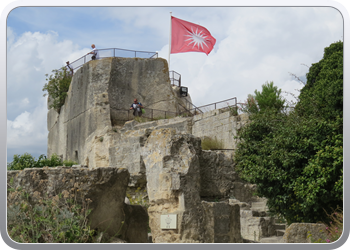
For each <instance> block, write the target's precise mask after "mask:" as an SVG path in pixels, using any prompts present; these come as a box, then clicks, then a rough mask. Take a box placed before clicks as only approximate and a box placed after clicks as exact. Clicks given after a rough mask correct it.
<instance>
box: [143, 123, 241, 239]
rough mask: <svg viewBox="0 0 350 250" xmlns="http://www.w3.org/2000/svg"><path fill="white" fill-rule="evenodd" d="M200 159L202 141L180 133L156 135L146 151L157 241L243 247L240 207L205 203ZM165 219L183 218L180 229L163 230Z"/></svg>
mask: <svg viewBox="0 0 350 250" xmlns="http://www.w3.org/2000/svg"><path fill="white" fill-rule="evenodd" d="M200 154H201V145H200V139H199V138H197V137H194V136H193V135H188V134H176V130H175V129H158V130H154V131H152V133H151V134H150V136H149V137H148V139H147V141H146V143H145V146H144V147H143V148H142V149H141V155H142V157H143V160H144V163H145V167H146V176H147V191H148V197H149V208H148V214H149V218H150V228H151V231H152V239H153V242H155V243H166V242H169V243H170V242H178V243H181V242H182V243H202V242H242V238H241V236H240V220H239V208H238V206H235V207H231V205H230V204H228V203H227V204H219V205H216V204H212V203H210V202H204V203H203V202H202V201H201V197H200V192H201V187H200V186H201V176H200V163H199V156H200ZM219 213H220V215H219ZM162 214H177V216H178V221H177V229H161V228H160V218H161V215H162ZM212 234H213V236H212V237H207V236H208V235H212Z"/></svg>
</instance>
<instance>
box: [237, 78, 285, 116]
mask: <svg viewBox="0 0 350 250" xmlns="http://www.w3.org/2000/svg"><path fill="white" fill-rule="evenodd" d="M281 92H282V90H281V89H278V88H277V86H274V85H273V82H266V83H265V84H263V85H262V91H261V92H260V91H258V90H255V91H254V93H255V95H251V94H249V95H248V98H247V101H246V103H245V105H244V107H243V111H244V112H247V113H249V114H256V113H258V112H265V111H267V110H271V109H272V110H274V111H275V112H280V111H282V109H283V108H284V104H285V100H284V98H283V97H282V96H281Z"/></svg>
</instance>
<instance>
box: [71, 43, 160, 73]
mask: <svg viewBox="0 0 350 250" xmlns="http://www.w3.org/2000/svg"><path fill="white" fill-rule="evenodd" d="M96 51H98V52H99V58H106V57H131V58H134V57H140V58H158V52H150V51H137V50H129V49H119V48H109V49H96ZM105 52H109V53H105ZM101 54H102V55H101ZM89 61H91V54H87V55H84V56H82V57H80V58H78V59H77V60H75V61H73V62H71V63H69V65H71V66H72V68H73V70H76V69H79V68H80V67H82V66H83V65H84V64H85V63H87V62H89Z"/></svg>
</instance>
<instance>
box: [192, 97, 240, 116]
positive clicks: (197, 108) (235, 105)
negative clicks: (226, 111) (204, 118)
mask: <svg viewBox="0 0 350 250" xmlns="http://www.w3.org/2000/svg"><path fill="white" fill-rule="evenodd" d="M231 100H235V104H234V105H227V106H226V107H223V108H227V107H237V97H233V98H230V99H227V100H223V101H220V102H214V103H211V104H207V105H203V106H200V107H196V108H193V109H190V111H191V112H192V111H194V113H195V114H196V112H197V110H200V108H201V109H203V108H205V107H208V106H211V105H214V109H216V107H217V106H218V105H217V104H220V103H223V102H227V103H228V101H231ZM200 111H201V110H200ZM201 112H202V111H201Z"/></svg>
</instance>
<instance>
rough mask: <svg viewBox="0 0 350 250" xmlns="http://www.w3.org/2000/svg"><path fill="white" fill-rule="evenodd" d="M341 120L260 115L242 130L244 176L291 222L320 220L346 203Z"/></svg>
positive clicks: (241, 168)
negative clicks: (343, 201) (333, 208)
mask: <svg viewBox="0 0 350 250" xmlns="http://www.w3.org/2000/svg"><path fill="white" fill-rule="evenodd" d="M341 132H342V119H341V118H339V119H338V120H337V123H333V122H329V121H325V120H322V119H320V118H317V117H301V116H298V115H297V114H296V113H295V112H293V113H291V114H289V115H286V114H283V113H274V114H272V113H260V114H257V115H255V116H254V120H252V122H251V124H250V125H249V126H246V127H244V128H243V129H242V130H241V131H240V132H239V137H240V138H241V139H243V140H241V142H240V144H239V147H238V150H237V151H236V153H235V162H236V164H237V165H236V167H237V170H238V171H239V172H240V174H241V177H242V178H243V179H245V180H247V181H249V182H251V183H255V184H257V187H258V189H257V195H258V196H263V197H266V198H268V199H269V200H268V206H269V210H270V212H272V213H275V214H282V215H283V216H284V218H285V219H286V220H287V221H288V222H289V223H291V222H302V221H304V222H317V221H321V220H323V219H324V218H325V214H324V210H323V208H324V209H326V211H327V212H329V211H330V210H331V208H332V207H336V206H337V205H339V206H341V204H342V191H343V189H342V177H343V174H342V163H343V162H342V134H341Z"/></svg>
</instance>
